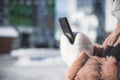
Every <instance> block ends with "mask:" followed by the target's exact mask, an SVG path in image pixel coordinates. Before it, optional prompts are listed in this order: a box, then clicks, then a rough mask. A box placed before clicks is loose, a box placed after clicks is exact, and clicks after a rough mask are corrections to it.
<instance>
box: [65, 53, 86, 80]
mask: <svg viewBox="0 0 120 80" xmlns="http://www.w3.org/2000/svg"><path fill="white" fill-rule="evenodd" d="M87 60H88V56H87V55H86V53H85V52H81V53H80V55H79V56H78V58H77V59H76V60H75V62H74V63H73V64H72V65H71V67H70V68H69V70H68V73H67V80H74V78H75V76H76V74H77V73H78V71H79V69H80V68H81V67H83V65H84V64H85V62H86V61H87Z"/></svg>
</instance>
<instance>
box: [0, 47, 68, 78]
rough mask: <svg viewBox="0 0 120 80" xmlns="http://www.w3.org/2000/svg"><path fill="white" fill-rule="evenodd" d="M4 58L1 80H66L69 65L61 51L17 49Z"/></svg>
mask: <svg viewBox="0 0 120 80" xmlns="http://www.w3.org/2000/svg"><path fill="white" fill-rule="evenodd" d="M4 56H5V57H4V58H1V57H0V64H1V63H4V62H6V63H5V64H7V65H5V64H2V65H0V72H1V73H0V76H1V77H0V80H65V75H66V72H67V65H66V64H65V63H64V62H63V60H62V58H61V56H60V53H59V49H41V48H29V49H16V50H13V51H11V53H10V55H9V56H7V55H4ZM6 66H7V67H6ZM11 73H12V74H11Z"/></svg>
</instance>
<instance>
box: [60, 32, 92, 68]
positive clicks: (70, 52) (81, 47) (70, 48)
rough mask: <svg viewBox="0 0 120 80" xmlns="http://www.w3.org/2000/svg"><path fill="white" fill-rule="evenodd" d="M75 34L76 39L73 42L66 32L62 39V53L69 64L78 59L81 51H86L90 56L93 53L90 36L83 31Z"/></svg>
mask: <svg viewBox="0 0 120 80" xmlns="http://www.w3.org/2000/svg"><path fill="white" fill-rule="evenodd" d="M74 36H75V41H74V43H73V44H71V43H70V41H69V39H68V38H67V37H66V36H65V35H64V34H63V35H62V37H61V40H60V50H61V55H62V58H63V60H64V61H65V63H67V64H68V66H70V65H71V64H72V63H73V62H74V61H75V60H76V59H77V57H78V55H79V54H80V53H81V51H85V52H86V54H87V55H88V56H91V55H93V46H92V43H91V42H90V40H89V38H88V37H87V36H85V35H84V34H82V33H74Z"/></svg>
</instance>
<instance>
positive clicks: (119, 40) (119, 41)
mask: <svg viewBox="0 0 120 80" xmlns="http://www.w3.org/2000/svg"><path fill="white" fill-rule="evenodd" d="M118 44H120V36H119V38H118V40H117V41H116V43H115V44H114V47H115V46H117V45H118Z"/></svg>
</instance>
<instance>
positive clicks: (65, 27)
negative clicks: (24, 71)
mask: <svg viewBox="0 0 120 80" xmlns="http://www.w3.org/2000/svg"><path fill="white" fill-rule="evenodd" d="M59 23H60V25H61V28H62V30H63V33H64V34H65V35H66V36H67V37H68V39H69V40H70V42H71V43H74V36H73V33H72V30H71V28H70V25H69V23H68V20H67V18H66V17H61V18H59Z"/></svg>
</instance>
